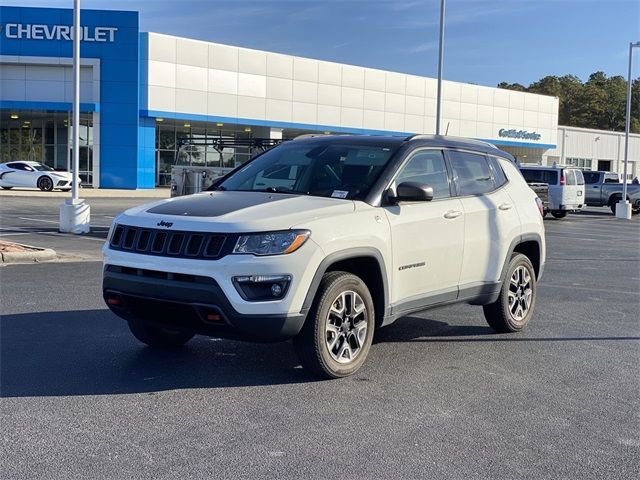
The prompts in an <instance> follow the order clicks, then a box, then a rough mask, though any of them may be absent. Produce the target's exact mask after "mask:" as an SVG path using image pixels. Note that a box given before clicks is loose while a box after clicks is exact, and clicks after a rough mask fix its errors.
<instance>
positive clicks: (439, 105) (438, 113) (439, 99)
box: [436, 0, 445, 135]
mask: <svg viewBox="0 0 640 480" xmlns="http://www.w3.org/2000/svg"><path fill="white" fill-rule="evenodd" d="M444 4H445V0H440V48H439V52H438V94H437V97H436V135H440V117H441V113H442V69H443V65H444V7H445V5H444Z"/></svg>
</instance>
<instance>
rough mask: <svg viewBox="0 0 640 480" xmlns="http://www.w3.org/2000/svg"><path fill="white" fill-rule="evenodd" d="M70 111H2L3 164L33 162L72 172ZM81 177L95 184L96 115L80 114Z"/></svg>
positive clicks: (0, 147)
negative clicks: (19, 161) (94, 140)
mask: <svg viewBox="0 0 640 480" xmlns="http://www.w3.org/2000/svg"><path fill="white" fill-rule="evenodd" d="M70 117H71V114H70V112H42V111H30V110H18V111H14V110H0V163H4V162H10V161H16V160H29V161H34V162H41V163H44V164H45V165H48V166H50V167H52V168H55V169H59V170H69V169H70V160H69V159H70V158H71V151H70V148H69V145H70V144H71V136H72V129H71V128H69V125H70V124H71V120H70ZM79 175H80V178H81V179H82V183H83V184H84V185H91V184H92V183H93V115H92V114H90V113H84V114H81V115H80V171H79Z"/></svg>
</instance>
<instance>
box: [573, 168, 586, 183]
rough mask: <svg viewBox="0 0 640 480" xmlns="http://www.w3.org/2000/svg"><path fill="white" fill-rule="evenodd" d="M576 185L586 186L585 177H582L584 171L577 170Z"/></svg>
mask: <svg viewBox="0 0 640 480" xmlns="http://www.w3.org/2000/svg"><path fill="white" fill-rule="evenodd" d="M575 173H576V183H577V184H578V185H584V176H583V175H582V170H576V171H575Z"/></svg>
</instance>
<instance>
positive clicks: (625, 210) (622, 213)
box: [616, 42, 640, 220]
mask: <svg viewBox="0 0 640 480" xmlns="http://www.w3.org/2000/svg"><path fill="white" fill-rule="evenodd" d="M634 47H640V42H635V43H634V42H631V43H629V74H628V75H627V117H626V121H625V126H624V169H623V171H624V173H623V174H622V198H621V199H620V201H619V202H618V204H617V205H616V217H618V218H624V219H627V220H631V204H630V203H629V201H628V200H627V165H628V163H629V130H630V129H631V65H632V59H633V49H634Z"/></svg>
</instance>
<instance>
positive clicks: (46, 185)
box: [39, 177, 53, 190]
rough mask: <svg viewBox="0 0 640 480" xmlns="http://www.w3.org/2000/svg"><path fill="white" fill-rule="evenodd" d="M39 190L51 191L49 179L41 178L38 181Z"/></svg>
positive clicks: (51, 183) (51, 186) (51, 184)
mask: <svg viewBox="0 0 640 480" xmlns="http://www.w3.org/2000/svg"><path fill="white" fill-rule="evenodd" d="M39 186H40V188H41V189H42V190H51V189H52V188H53V182H52V181H51V179H50V178H49V177H42V178H41V179H40V185H39Z"/></svg>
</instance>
